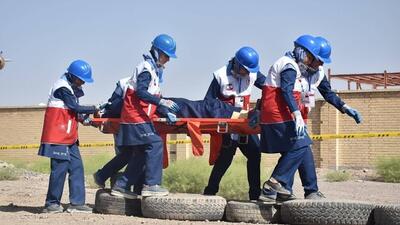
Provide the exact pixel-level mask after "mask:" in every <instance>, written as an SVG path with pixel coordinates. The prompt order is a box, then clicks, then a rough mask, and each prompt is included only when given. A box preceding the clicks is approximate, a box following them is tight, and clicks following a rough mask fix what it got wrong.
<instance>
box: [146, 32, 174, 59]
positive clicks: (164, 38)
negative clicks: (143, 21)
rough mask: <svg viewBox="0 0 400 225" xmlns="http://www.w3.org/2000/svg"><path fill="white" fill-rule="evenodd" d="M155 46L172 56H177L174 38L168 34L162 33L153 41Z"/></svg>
mask: <svg viewBox="0 0 400 225" xmlns="http://www.w3.org/2000/svg"><path fill="white" fill-rule="evenodd" d="M151 44H152V45H153V47H155V48H157V49H159V50H160V51H162V52H164V53H165V54H166V55H167V56H169V57H170V58H176V55H175V52H176V43H175V41H174V39H173V38H172V37H170V36H168V35H166V34H160V35H158V36H157V37H156V38H154V40H153V42H151Z"/></svg>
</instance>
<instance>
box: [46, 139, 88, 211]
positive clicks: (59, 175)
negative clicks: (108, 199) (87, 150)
mask: <svg viewBox="0 0 400 225" xmlns="http://www.w3.org/2000/svg"><path fill="white" fill-rule="evenodd" d="M68 151H69V155H70V160H61V159H54V158H52V159H51V160H50V164H51V173H50V180H49V189H48V191H47V197H46V203H45V206H46V207H47V206H49V205H52V204H57V205H60V202H61V196H62V193H63V190H64V182H65V178H66V176H67V173H68V184H69V201H70V204H72V205H83V204H85V178H84V171H83V164H82V159H81V155H80V153H79V148H78V146H77V145H76V144H74V145H71V147H70V148H69V149H68Z"/></svg>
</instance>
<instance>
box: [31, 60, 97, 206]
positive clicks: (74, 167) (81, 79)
mask: <svg viewBox="0 0 400 225" xmlns="http://www.w3.org/2000/svg"><path fill="white" fill-rule="evenodd" d="M92 82H93V79H92V69H91V67H90V65H89V64H88V63H87V62H85V61H83V60H76V61H73V62H72V63H71V64H70V66H69V67H68V69H67V72H66V73H65V74H64V75H62V76H61V78H60V79H58V80H57V81H56V82H55V84H54V85H53V87H52V88H51V90H50V93H49V100H48V103H47V108H46V112H45V116H44V124H43V132H42V138H41V145H40V148H39V152H38V154H39V155H41V156H46V157H49V158H50V164H51V173H50V180H49V187H48V191H47V197H46V203H45V209H44V210H43V212H45V213H60V212H63V210H64V209H63V207H62V206H61V205H60V201H61V196H62V192H63V188H64V182H65V177H66V175H67V173H68V182H69V193H70V194H69V200H70V205H69V207H68V208H67V211H68V212H87V213H90V212H92V208H90V207H89V206H87V205H85V184H84V172H83V164H82V159H81V155H80V153H79V148H78V146H79V141H78V121H80V122H84V123H87V121H84V120H83V117H82V116H81V114H93V113H96V112H97V111H99V110H100V109H101V108H103V107H104V106H103V105H102V106H82V105H79V101H78V99H79V98H80V97H82V96H83V95H84V93H83V90H82V85H83V84H84V83H92Z"/></svg>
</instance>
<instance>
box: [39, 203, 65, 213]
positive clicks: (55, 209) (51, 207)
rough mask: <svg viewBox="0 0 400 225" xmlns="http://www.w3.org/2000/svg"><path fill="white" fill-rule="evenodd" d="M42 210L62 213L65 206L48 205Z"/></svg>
mask: <svg viewBox="0 0 400 225" xmlns="http://www.w3.org/2000/svg"><path fill="white" fill-rule="evenodd" d="M42 212H43V213H62V212H64V208H63V207H62V206H61V205H57V204H52V205H49V206H46V207H45V208H44V209H43V211H42Z"/></svg>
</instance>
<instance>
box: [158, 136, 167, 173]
mask: <svg viewBox="0 0 400 225" xmlns="http://www.w3.org/2000/svg"><path fill="white" fill-rule="evenodd" d="M160 137H161V139H162V140H163V168H164V169H165V168H167V167H168V165H169V164H168V163H169V158H168V149H167V134H160Z"/></svg>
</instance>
